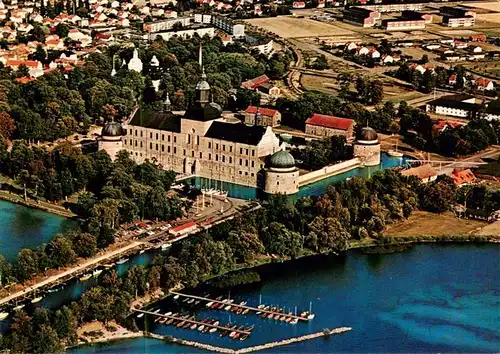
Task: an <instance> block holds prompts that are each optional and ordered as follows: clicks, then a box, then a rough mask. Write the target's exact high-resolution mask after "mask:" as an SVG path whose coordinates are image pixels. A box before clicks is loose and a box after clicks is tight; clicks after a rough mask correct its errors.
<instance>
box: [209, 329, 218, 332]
mask: <svg viewBox="0 0 500 354" xmlns="http://www.w3.org/2000/svg"><path fill="white" fill-rule="evenodd" d="M209 332H210V333H215V332H217V328H210V331H209Z"/></svg>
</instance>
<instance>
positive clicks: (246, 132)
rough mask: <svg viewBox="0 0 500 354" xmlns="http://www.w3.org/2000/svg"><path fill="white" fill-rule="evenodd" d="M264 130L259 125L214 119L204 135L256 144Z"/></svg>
mask: <svg viewBox="0 0 500 354" xmlns="http://www.w3.org/2000/svg"><path fill="white" fill-rule="evenodd" d="M265 132H266V128H264V127H260V126H248V125H245V124H232V123H224V122H217V121H216V122H213V123H212V124H211V125H210V128H209V129H208V131H207V133H206V134H205V136H206V137H207V138H213V139H219V140H226V141H231V142H234V143H240V144H248V145H257V144H258V143H259V142H260V141H261V139H262V136H263V135H264V134H265Z"/></svg>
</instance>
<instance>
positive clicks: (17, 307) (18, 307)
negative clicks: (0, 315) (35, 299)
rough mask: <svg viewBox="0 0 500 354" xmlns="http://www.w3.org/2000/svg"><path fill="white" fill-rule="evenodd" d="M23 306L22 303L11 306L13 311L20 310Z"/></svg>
mask: <svg viewBox="0 0 500 354" xmlns="http://www.w3.org/2000/svg"><path fill="white" fill-rule="evenodd" d="M24 306H25V305H24V304H21V305H17V306H16V307H14V308H13V310H14V311H17V310H21V309H22V308H23V307H24Z"/></svg>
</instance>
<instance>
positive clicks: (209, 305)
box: [205, 301, 214, 307]
mask: <svg viewBox="0 0 500 354" xmlns="http://www.w3.org/2000/svg"><path fill="white" fill-rule="evenodd" d="M213 304H214V302H213V301H210V302H207V304H206V305H205V306H206V307H212V305H213Z"/></svg>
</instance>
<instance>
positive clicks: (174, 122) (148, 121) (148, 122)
mask: <svg viewBox="0 0 500 354" xmlns="http://www.w3.org/2000/svg"><path fill="white" fill-rule="evenodd" d="M130 125H135V126H139V127H144V128H151V129H159V130H166V131H170V132H174V133H180V132H181V117H180V116H177V115H175V114H173V113H172V112H162V111H160V112H156V111H152V110H150V109H147V108H145V109H143V108H141V109H139V110H138V111H137V113H136V114H135V115H134V118H132V120H131V121H130Z"/></svg>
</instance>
